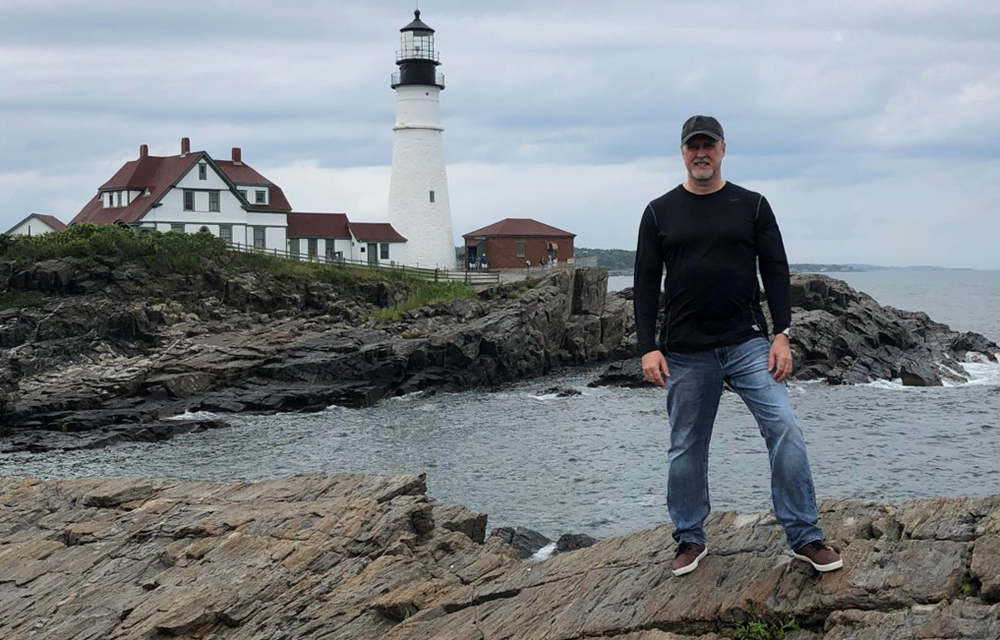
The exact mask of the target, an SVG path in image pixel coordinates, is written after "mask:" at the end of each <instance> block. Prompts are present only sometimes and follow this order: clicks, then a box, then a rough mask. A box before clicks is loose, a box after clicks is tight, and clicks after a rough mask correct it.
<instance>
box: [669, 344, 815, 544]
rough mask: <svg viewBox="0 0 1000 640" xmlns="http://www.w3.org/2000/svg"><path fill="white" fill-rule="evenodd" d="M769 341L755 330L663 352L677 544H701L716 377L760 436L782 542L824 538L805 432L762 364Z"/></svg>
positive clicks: (716, 404) (706, 507)
mask: <svg viewBox="0 0 1000 640" xmlns="http://www.w3.org/2000/svg"><path fill="white" fill-rule="evenodd" d="M770 348H771V345H770V343H768V341H767V340H766V339H764V338H763V337H760V338H752V339H750V340H748V341H746V342H743V343H741V344H736V345H732V346H728V347H719V348H717V349H709V350H706V351H698V352H696V353H669V354H667V365H668V366H669V367H670V377H669V378H668V379H667V415H668V416H669V418H670V456H669V462H670V466H669V471H668V482H667V509H668V511H669V512H670V519H671V520H673V522H674V526H675V530H674V534H673V536H674V540H676V541H677V542H678V543H680V542H696V543H698V544H705V527H704V524H705V518H707V517H708V513H709V511H710V510H711V504H710V503H709V499H708V445H709V442H710V441H711V439H712V426H713V424H714V423H715V416H716V413H717V412H718V409H719V399H720V398H721V397H722V385H723V381H725V382H728V383H729V386H730V387H731V388H732V389H733V391H735V392H736V393H737V394H739V396H740V397H741V398H742V399H743V402H744V403H745V404H746V405H747V408H749V409H750V413H752V414H753V417H754V418H755V419H756V420H757V425H758V426H759V427H760V433H761V435H762V436H764V441H765V442H766V443H767V451H768V457H769V459H770V462H771V499H772V501H773V503H774V514H775V516H777V518H778V521H779V522H780V523H781V525H782V526H783V527H784V529H785V538H786V539H787V540H788V544H789V546H790V547H791V548H792V549H798V548H799V547H801V546H802V545H805V544H808V543H809V542H812V541H814V540H822V539H823V531H822V530H821V529H820V528H819V527H817V526H816V522H817V519H818V515H819V514H818V510H817V508H816V492H815V490H814V489H813V480H812V473H811V472H810V470H809V458H808V456H807V455H806V443H805V439H804V438H803V436H802V430H801V429H800V428H799V426H798V424H797V423H796V422H795V416H794V415H793V413H792V408H791V405H790V404H789V402H788V390H787V389H786V388H785V385H784V383H781V382H775V380H774V378H773V377H771V373H770V372H769V371H768V370H767V358H768V353H769V351H770Z"/></svg>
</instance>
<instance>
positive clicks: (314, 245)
mask: <svg viewBox="0 0 1000 640" xmlns="http://www.w3.org/2000/svg"><path fill="white" fill-rule="evenodd" d="M318 255H319V242H318V241H317V240H316V238H309V257H310V258H315V257H317V256H318Z"/></svg>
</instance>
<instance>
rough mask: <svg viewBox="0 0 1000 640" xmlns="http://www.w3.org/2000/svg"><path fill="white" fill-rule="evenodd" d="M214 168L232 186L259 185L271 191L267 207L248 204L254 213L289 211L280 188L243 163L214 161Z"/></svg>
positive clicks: (290, 206)
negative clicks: (221, 173) (218, 169)
mask: <svg viewBox="0 0 1000 640" xmlns="http://www.w3.org/2000/svg"><path fill="white" fill-rule="evenodd" d="M214 162H215V166H217V167H219V168H220V169H222V172H223V173H224V174H226V177H227V178H229V179H230V180H231V181H232V182H233V184H246V185H259V186H262V187H263V186H266V187H269V188H270V190H271V199H270V200H269V202H270V203H271V204H268V205H259V204H254V203H253V202H252V201H251V202H250V207H251V208H252V209H253V210H254V211H291V210H292V205H291V204H289V203H288V198H286V197H285V192H284V191H282V190H281V187H279V186H278V185H276V184H274V183H273V182H271V181H270V180H268V179H267V178H265V177H264V176H262V175H260V174H259V173H257V170H256V169H254V168H253V167H250V166H248V165H246V164H244V163H242V162H241V163H239V164H237V163H235V162H233V161H232V160H215V161H214Z"/></svg>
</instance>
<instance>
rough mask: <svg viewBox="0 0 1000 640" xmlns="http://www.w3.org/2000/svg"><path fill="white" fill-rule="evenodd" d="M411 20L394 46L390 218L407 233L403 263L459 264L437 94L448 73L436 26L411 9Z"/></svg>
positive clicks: (400, 231)
mask: <svg viewBox="0 0 1000 640" xmlns="http://www.w3.org/2000/svg"><path fill="white" fill-rule="evenodd" d="M413 16H414V19H413V22H411V23H410V24H408V25H406V26H405V27H403V28H402V29H400V33H401V34H402V37H401V48H400V50H399V51H397V52H396V64H397V65H398V66H399V71H397V72H396V73H394V74H392V88H393V89H394V90H395V91H396V125H395V126H394V127H393V137H392V173H391V175H390V179H389V222H390V223H391V224H392V226H393V227H394V228H395V229H396V230H397V231H398V232H399V233H400V234H402V235H403V236H404V237H405V238H407V243H406V258H405V259H404V262H405V264H407V265H412V266H418V267H427V268H431V269H433V268H441V269H453V268H455V240H454V237H453V236H452V229H451V206H450V203H449V199H448V176H447V174H446V172H445V166H444V140H443V131H444V129H443V128H442V127H441V105H440V102H439V95H440V93H441V91H442V90H443V89H444V76H443V75H441V74H439V73H438V72H437V67H438V65H440V64H441V62H440V61H439V60H438V52H437V51H435V50H434V29H431V28H430V27H429V26H427V25H426V24H424V23H423V22H422V21H421V20H420V11H419V10H417V11H414V12H413Z"/></svg>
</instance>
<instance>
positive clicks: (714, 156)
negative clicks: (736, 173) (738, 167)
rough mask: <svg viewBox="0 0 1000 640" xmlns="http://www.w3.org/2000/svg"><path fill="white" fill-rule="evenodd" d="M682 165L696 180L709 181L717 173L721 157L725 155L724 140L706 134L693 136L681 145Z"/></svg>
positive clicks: (720, 166)
mask: <svg viewBox="0 0 1000 640" xmlns="http://www.w3.org/2000/svg"><path fill="white" fill-rule="evenodd" d="M681 153H682V154H683V156H684V166H685V167H687V170H688V175H689V176H691V177H692V178H693V179H695V180H698V181H709V180H711V179H713V178H714V177H716V176H717V175H718V174H719V171H720V169H721V168H722V158H724V157H725V155H726V143H725V141H724V140H714V139H712V138H710V137H708V136H694V137H693V138H691V139H690V140H688V141H687V142H685V143H684V144H682V145H681Z"/></svg>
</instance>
